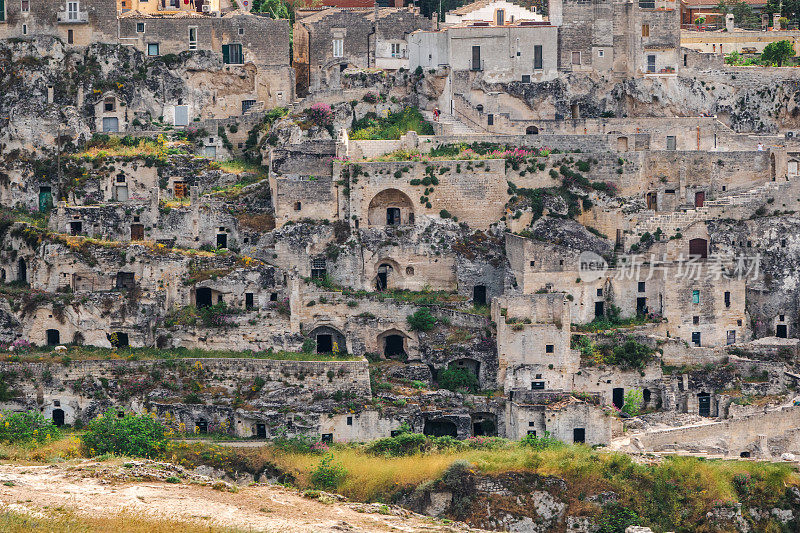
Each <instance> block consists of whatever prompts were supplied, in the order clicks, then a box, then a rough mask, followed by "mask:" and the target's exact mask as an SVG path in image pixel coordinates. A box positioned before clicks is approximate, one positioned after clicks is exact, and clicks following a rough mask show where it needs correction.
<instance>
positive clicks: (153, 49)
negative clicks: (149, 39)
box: [147, 43, 158, 56]
mask: <svg viewBox="0 0 800 533" xmlns="http://www.w3.org/2000/svg"><path fill="white" fill-rule="evenodd" d="M147 55H149V56H157V55H158V43H150V44H148V45H147Z"/></svg>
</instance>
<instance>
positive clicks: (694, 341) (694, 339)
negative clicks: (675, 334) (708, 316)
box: [692, 331, 700, 346]
mask: <svg viewBox="0 0 800 533" xmlns="http://www.w3.org/2000/svg"><path fill="white" fill-rule="evenodd" d="M692 344H694V345H695V346H700V332H699V331H693V332H692Z"/></svg>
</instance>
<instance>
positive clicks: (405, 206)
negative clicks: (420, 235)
mask: <svg viewBox="0 0 800 533" xmlns="http://www.w3.org/2000/svg"><path fill="white" fill-rule="evenodd" d="M413 221H414V203H413V202H412V201H411V198H409V197H408V195H407V194H406V193H404V192H403V191H400V190H398V189H384V190H382V191H381V192H379V193H378V194H376V195H375V196H373V197H372V200H371V201H370V202H369V210H368V212H367V222H368V223H369V225H370V226H401V225H405V224H413Z"/></svg>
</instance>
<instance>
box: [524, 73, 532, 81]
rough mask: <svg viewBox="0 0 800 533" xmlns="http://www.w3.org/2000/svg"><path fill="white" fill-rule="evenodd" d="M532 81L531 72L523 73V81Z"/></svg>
mask: <svg viewBox="0 0 800 533" xmlns="http://www.w3.org/2000/svg"><path fill="white" fill-rule="evenodd" d="M530 82H531V75H530V74H523V75H522V83H530Z"/></svg>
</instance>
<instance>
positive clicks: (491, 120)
mask: <svg viewBox="0 0 800 533" xmlns="http://www.w3.org/2000/svg"><path fill="white" fill-rule="evenodd" d="M486 124H487V125H489V126H494V115H493V114H492V113H489V114H488V115H486Z"/></svg>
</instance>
